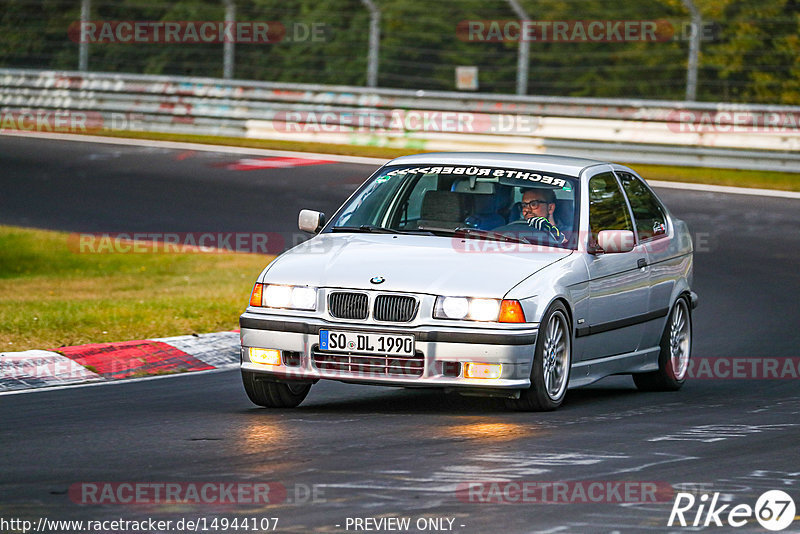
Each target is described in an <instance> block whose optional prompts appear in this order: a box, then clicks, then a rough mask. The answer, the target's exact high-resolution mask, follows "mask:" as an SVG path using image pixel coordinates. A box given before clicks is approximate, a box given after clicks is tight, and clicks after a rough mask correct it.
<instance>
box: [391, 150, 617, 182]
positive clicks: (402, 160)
mask: <svg viewBox="0 0 800 534" xmlns="http://www.w3.org/2000/svg"><path fill="white" fill-rule="evenodd" d="M417 164H421V165H432V164H436V165H483V166H486V165H490V166H493V167H511V168H517V169H531V170H537V171H544V172H553V173H560V174H566V175H570V176H578V175H579V174H580V173H581V171H582V170H583V169H585V168H587V167H592V166H595V165H608V164H609V162H607V161H599V160H594V159H586V158H575V157H571V156H554V155H547V154H516V153H513V152H428V153H425V154H414V155H411V156H402V157H399V158H395V159H393V160H392V161H390V162H389V163H387V165H417Z"/></svg>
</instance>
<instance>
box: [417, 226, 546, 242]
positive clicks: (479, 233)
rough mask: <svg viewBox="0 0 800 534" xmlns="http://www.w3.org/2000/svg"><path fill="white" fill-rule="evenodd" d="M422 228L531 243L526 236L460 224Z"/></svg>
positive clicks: (445, 232)
mask: <svg viewBox="0 0 800 534" xmlns="http://www.w3.org/2000/svg"><path fill="white" fill-rule="evenodd" d="M419 229H420V230H428V231H429V232H433V233H436V234H443V235H449V236H463V237H470V238H480V237H486V238H489V239H493V240H495V241H507V242H509V243H522V244H525V245H527V244H530V243H529V241H527V240H526V239H524V238H521V237H514V236H512V235H508V234H503V233H500V232H492V231H491V230H480V229H478V228H466V227H463V226H459V227H458V228H455V229H453V228H437V227H435V226H420V227H419Z"/></svg>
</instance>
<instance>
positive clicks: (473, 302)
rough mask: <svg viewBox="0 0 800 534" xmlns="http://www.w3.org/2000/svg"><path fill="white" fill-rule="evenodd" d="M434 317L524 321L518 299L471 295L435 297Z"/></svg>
mask: <svg viewBox="0 0 800 534" xmlns="http://www.w3.org/2000/svg"><path fill="white" fill-rule="evenodd" d="M433 317H434V318H435V319H458V320H465V321H489V322H500V323H524V322H525V313H524V312H523V311H522V305H521V304H520V303H519V301H518V300H500V299H486V298H472V297H436V304H435V305H434V307H433Z"/></svg>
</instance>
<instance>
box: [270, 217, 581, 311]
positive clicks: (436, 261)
mask: <svg viewBox="0 0 800 534" xmlns="http://www.w3.org/2000/svg"><path fill="white" fill-rule="evenodd" d="M571 253H572V251H570V250H559V249H552V248H543V247H538V248H536V247H533V246H528V245H519V244H516V243H506V242H499V241H488V240H474V239H461V238H450V237H433V236H418V235H393V234H360V233H326V234H320V235H318V236H316V237H315V238H313V239H311V240H309V241H306V242H305V243H303V244H301V245H298V246H297V247H295V248H293V249H291V250H289V251H287V252H285V253H284V254H283V255H281V256H280V257H279V258H278V259H276V260H275V261H274V262H273V263H272V264H271V265H270V266H269V267H268V268H267V269H266V271H265V276H264V278H263V280H262V281H264V282H267V283H276V284H298V285H311V286H317V287H337V288H363V289H380V290H382V291H401V292H409V293H429V294H434V295H453V296H456V295H464V296H478V297H494V298H500V297H502V296H504V295H505V294H506V293H507V292H508V291H509V290H510V289H511V288H513V287H514V286H515V285H517V284H518V283H520V282H521V281H522V280H524V279H525V278H527V277H529V276H530V275H532V274H533V273H535V272H537V271H539V270H540V269H542V268H544V267H546V266H548V265H550V264H551V263H554V262H556V261H559V260H561V259H563V258H565V257H567V256H569V254H571ZM373 277H382V278H383V279H384V281H383V282H382V283H380V284H373V283H371V282H370V280H371V279H372V278H373Z"/></svg>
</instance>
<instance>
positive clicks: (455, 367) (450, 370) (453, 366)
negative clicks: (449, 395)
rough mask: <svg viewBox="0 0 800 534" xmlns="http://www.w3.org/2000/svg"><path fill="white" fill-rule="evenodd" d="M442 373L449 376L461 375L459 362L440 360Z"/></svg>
mask: <svg viewBox="0 0 800 534" xmlns="http://www.w3.org/2000/svg"><path fill="white" fill-rule="evenodd" d="M442 375H443V376H448V377H451V378H456V377H458V376H461V362H442Z"/></svg>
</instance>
